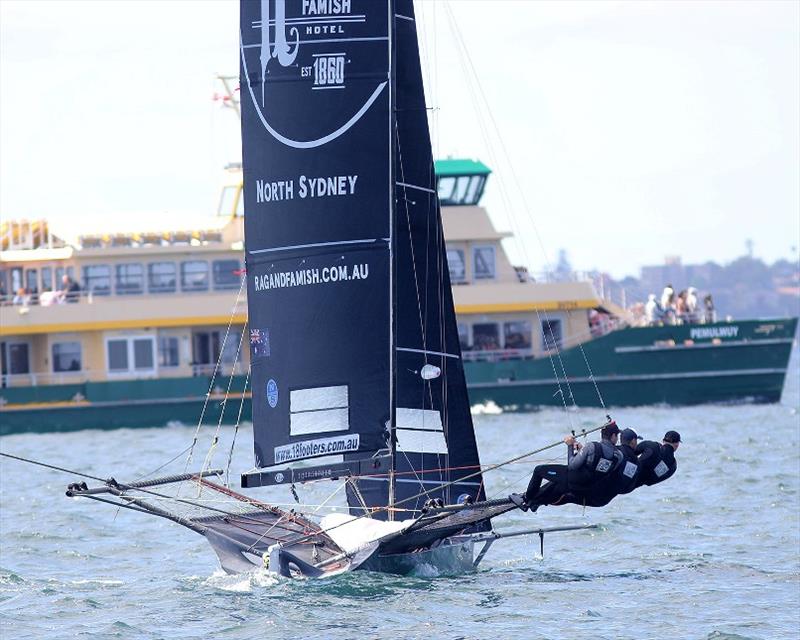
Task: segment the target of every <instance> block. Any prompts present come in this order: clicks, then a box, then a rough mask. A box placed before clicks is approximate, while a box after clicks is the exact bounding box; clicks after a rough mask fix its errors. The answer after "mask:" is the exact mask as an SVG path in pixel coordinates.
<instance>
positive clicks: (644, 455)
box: [636, 431, 681, 487]
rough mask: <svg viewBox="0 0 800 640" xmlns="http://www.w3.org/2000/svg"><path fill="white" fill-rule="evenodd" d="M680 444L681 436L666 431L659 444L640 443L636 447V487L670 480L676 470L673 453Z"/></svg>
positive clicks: (676, 462) (674, 432)
mask: <svg viewBox="0 0 800 640" xmlns="http://www.w3.org/2000/svg"><path fill="white" fill-rule="evenodd" d="M680 443H681V434H679V433H678V432H677V431H667V432H666V433H665V434H664V440H663V441H662V443H661V444H659V443H658V442H653V441H652V440H645V441H643V442H640V443H639V445H638V446H637V447H636V455H638V456H639V468H640V470H639V479H638V480H637V482H636V486H637V487H640V486H642V485H643V484H644V485H648V486H651V485H654V484H658V483H659V482H664V480H666V479H667V478H671V477H672V475H673V474H674V473H675V470H676V469H677V468H678V461H677V460H675V452H676V451H677V450H678V446H679V445H680Z"/></svg>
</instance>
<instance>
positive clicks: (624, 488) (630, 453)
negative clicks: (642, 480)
mask: <svg viewBox="0 0 800 640" xmlns="http://www.w3.org/2000/svg"><path fill="white" fill-rule="evenodd" d="M617 450H618V451H619V452H620V453H621V454H622V457H623V460H622V463H621V464H620V465H619V467H617V471H616V477H615V479H614V480H615V482H614V484H615V485H616V489H617V493H630V492H631V491H633V490H634V489H635V488H636V486H637V483H638V481H639V473H640V471H641V469H640V467H639V458H638V456H637V455H636V452H635V451H634V450H633V448H632V447H629V446H627V445H620V446H618V447H617Z"/></svg>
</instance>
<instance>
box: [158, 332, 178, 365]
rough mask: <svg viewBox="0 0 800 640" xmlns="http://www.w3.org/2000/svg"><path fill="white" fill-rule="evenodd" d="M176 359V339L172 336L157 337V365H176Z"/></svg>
mask: <svg viewBox="0 0 800 640" xmlns="http://www.w3.org/2000/svg"><path fill="white" fill-rule="evenodd" d="M179 364H180V361H179V360H178V339H177V338H175V337H173V336H166V337H161V338H159V339H158V366H159V367H177V366H178V365H179Z"/></svg>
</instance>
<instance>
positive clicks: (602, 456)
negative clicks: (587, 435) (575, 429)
mask: <svg viewBox="0 0 800 640" xmlns="http://www.w3.org/2000/svg"><path fill="white" fill-rule="evenodd" d="M600 434H601V436H602V440H600V442H590V443H589V444H587V445H586V446H585V447H581V445H580V443H578V442H576V441H575V437H574V436H567V437H566V438H564V442H565V443H566V444H567V464H565V465H564V464H541V465H538V466H537V467H536V468H535V469H534V470H533V476H532V477H531V480H530V482H529V483H528V488H527V489H526V491H525V493H524V494H518V493H514V494H511V495H510V496H509V499H510V500H511V501H512V502H513V503H514V504H516V505H517V506H518V507H520V508H521V509H522V510H523V511H526V510H527V509H528V508H530V507H534V511H535V510H536V508H538V507H539V506H540V505H543V504H550V505H561V504H567V503H569V502H572V503H577V504H585V505H587V506H603V505H604V504H608V502H610V500H611V498H613V497H614V495H616V494H613V495H611V497H607V496H606V494H607V493H608V488H607V487H606V483H608V481H609V479H610V478H611V477H612V476H614V474H615V471H616V470H617V468H618V467H619V465H620V464H621V463H622V461H623V455H622V453H621V452H619V451H618V450H617V449H616V444H617V437H618V435H619V427H617V425H616V423H615V422H610V423H609V424H607V425H606V426H604V427H603V428H602V430H601V431H600ZM543 480H547V481H548V483H547V484H546V485H545V486H542V481H543Z"/></svg>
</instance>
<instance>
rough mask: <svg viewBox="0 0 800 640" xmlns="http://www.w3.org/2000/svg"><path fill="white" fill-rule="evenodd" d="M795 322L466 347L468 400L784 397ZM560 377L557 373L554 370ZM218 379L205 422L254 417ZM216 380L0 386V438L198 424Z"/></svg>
mask: <svg viewBox="0 0 800 640" xmlns="http://www.w3.org/2000/svg"><path fill="white" fill-rule="evenodd" d="M796 331H797V319H796V318H791V319H778V320H746V321H742V322H733V323H716V324H712V325H682V326H664V327H645V328H626V329H621V330H618V331H613V332H611V333H609V334H606V335H604V336H601V337H598V338H595V339H593V340H591V341H589V342H586V343H584V344H583V345H580V346H576V347H571V348H569V349H564V350H563V351H561V352H560V353H559V354H553V355H552V356H550V357H548V356H545V357H540V358H528V359H519V358H517V359H506V360H504V359H502V358H495V359H494V360H491V361H489V360H473V356H474V355H479V354H469V353H468V354H465V355H466V358H465V370H466V375H467V384H468V388H469V394H470V402H471V403H472V404H473V405H476V404H488V403H494V404H496V405H497V406H499V407H501V408H503V409H504V410H512V411H513V410H531V409H535V408H537V407H542V406H562V405H563V404H566V405H567V406H570V405H572V404H573V403H574V404H577V405H578V406H586V407H593V406H601V398H602V401H603V403H604V404H605V406H608V407H610V406H636V405H651V404H668V405H693V404H702V403H722V402H778V401H780V398H781V394H782V391H783V385H784V380H785V377H786V370H787V368H788V364H789V358H790V355H791V350H792V345H793V343H794V340H795V333H796ZM556 374H557V375H556ZM227 383H228V379H227V377H226V378H223V379H219V378H218V379H217V381H216V383H215V388H214V389H212V393H211V395H210V397H209V400H208V403H207V404H206V406H205V413H204V417H203V423H204V424H217V423H218V422H219V421H220V419H222V422H224V423H226V424H230V423H233V422H235V421H236V419H237V416H238V415H239V411H240V405H241V404H242V401H244V404H243V405H242V406H241V419H242V420H243V421H249V420H250V419H251V404H250V399H249V397H247V396H248V395H249V394H246V395H245V396H244V400H243V399H242V391H243V386H244V377H235V378H234V381H233V384H232V386H231V392H232V395H231V396H230V397H229V398H228V400H227V401H224V394H223V393H222V391H223V388H226V387H227ZM210 386H211V380H210V379H209V378H208V377H207V376H198V377H192V378H161V379H151V380H133V381H112V382H86V383H82V384H74V385H50V386H35V387H13V388H6V389H0V398H2V400H3V401H2V403H1V404H2V406H0V435H7V434H11V433H21V432H36V431H74V430H78V429H114V428H121V427H152V426H159V425H165V424H168V423H170V422H181V423H184V424H196V423H197V421H198V420H199V419H200V415H201V413H202V411H203V406H204V403H205V400H206V394H207V393H208V391H209V387H210Z"/></svg>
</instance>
